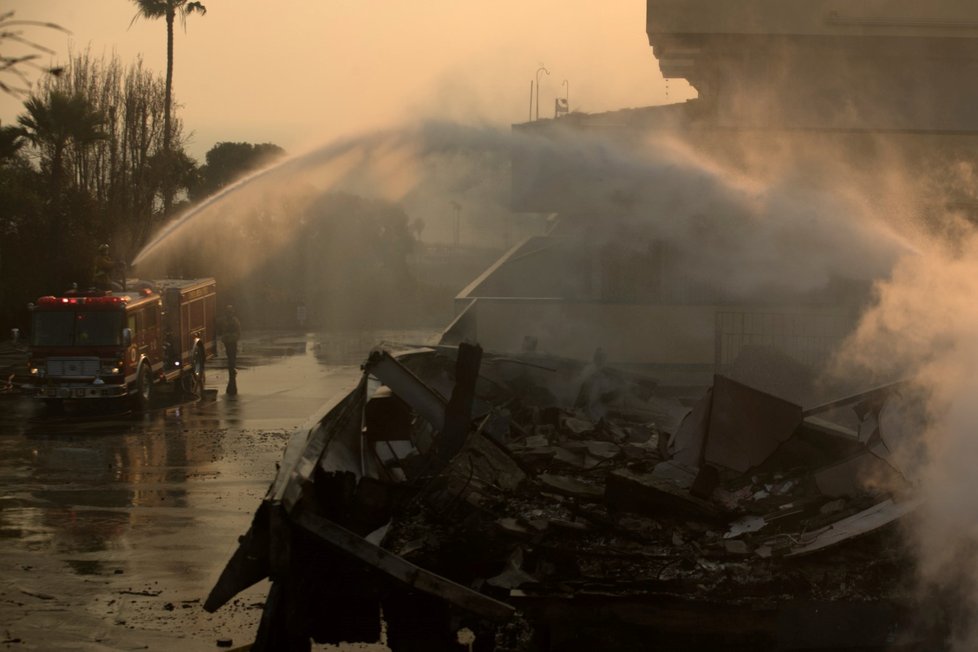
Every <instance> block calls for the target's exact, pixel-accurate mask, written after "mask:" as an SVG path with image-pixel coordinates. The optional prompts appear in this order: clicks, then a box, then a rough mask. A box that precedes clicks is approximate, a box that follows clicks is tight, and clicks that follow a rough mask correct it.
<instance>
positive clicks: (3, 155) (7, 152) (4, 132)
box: [0, 125, 24, 163]
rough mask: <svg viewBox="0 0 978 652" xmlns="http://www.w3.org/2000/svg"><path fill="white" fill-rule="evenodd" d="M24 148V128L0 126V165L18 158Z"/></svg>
mask: <svg viewBox="0 0 978 652" xmlns="http://www.w3.org/2000/svg"><path fill="white" fill-rule="evenodd" d="M23 146H24V130H23V128H21V127H14V126H11V125H7V126H0V163H3V162H4V161H6V160H7V159H11V158H13V157H14V156H16V155H17V152H19V151H20V148H21V147H23Z"/></svg>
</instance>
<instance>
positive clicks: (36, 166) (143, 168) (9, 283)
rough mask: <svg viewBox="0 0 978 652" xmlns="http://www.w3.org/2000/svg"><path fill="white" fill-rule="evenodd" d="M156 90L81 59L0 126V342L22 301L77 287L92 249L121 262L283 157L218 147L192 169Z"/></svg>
mask: <svg viewBox="0 0 978 652" xmlns="http://www.w3.org/2000/svg"><path fill="white" fill-rule="evenodd" d="M166 87H167V85H166V81H165V79H164V78H162V77H161V76H160V75H158V74H154V73H153V72H152V71H150V70H148V69H147V68H146V67H145V66H144V64H143V62H142V61H141V60H140V59H136V60H135V61H134V62H132V63H130V64H128V65H126V64H124V63H123V62H122V61H121V60H120V59H119V57H118V56H112V57H108V58H106V57H95V56H93V55H92V54H91V52H82V53H79V54H75V55H73V56H71V58H70V61H69V63H68V64H67V65H65V66H64V68H63V69H61V71H60V73H59V74H57V75H45V76H43V77H41V78H40V79H39V80H38V83H37V84H36V87H35V89H34V91H33V93H32V94H31V95H30V96H29V97H27V99H26V100H25V101H24V104H23V109H24V110H23V112H22V113H21V114H20V115H19V116H18V117H17V123H16V124H9V125H0V323H2V324H3V326H4V328H5V330H6V328H8V327H10V326H17V325H22V322H23V319H24V318H25V313H26V311H25V310H24V306H25V305H26V303H27V302H28V301H31V300H33V299H36V298H37V297H38V296H40V295H43V294H51V293H54V292H58V291H62V290H64V289H66V288H67V287H70V285H71V284H72V283H79V284H85V283H87V282H88V281H89V280H90V278H91V274H92V270H91V264H92V258H93V252H94V251H95V250H96V248H97V246H98V244H99V243H103V242H104V243H111V245H112V248H113V252H114V255H115V256H116V257H117V258H119V259H123V260H129V259H131V258H132V256H134V255H135V253H136V252H138V251H139V249H140V248H141V247H142V246H143V245H144V244H145V243H146V242H147V240H148V239H149V238H150V237H151V235H152V234H153V233H154V231H155V230H156V229H157V228H158V227H159V226H160V225H161V224H162V223H163V222H164V221H165V220H166V219H167V218H168V217H169V215H171V214H173V212H175V211H177V210H182V209H183V208H185V207H186V206H187V205H188V204H189V203H191V202H193V201H197V200H199V199H201V198H203V197H206V196H208V195H209V194H211V193H212V192H214V191H216V190H219V189H220V188H221V187H223V186H224V185H226V184H228V183H230V182H231V181H232V180H234V179H235V178H237V177H239V176H240V175H242V174H243V173H245V172H247V171H248V170H251V169H254V168H256V167H258V166H260V165H262V164H264V163H266V162H268V161H270V160H271V159H273V158H274V157H276V156H281V155H282V154H284V151H283V150H282V149H281V148H280V147H278V146H276V145H272V144H267V143H266V144H259V145H253V144H249V143H218V144H217V145H215V146H214V147H213V148H212V149H211V150H210V151H208V152H207V155H206V162H205V163H204V164H198V162H197V161H196V160H194V159H193V158H192V157H191V156H190V155H188V154H187V152H186V149H185V147H186V144H187V143H186V139H185V137H184V128H183V123H182V121H181V120H180V118H179V116H178V115H176V113H175V112H174V113H173V114H171V115H170V117H169V118H167V113H168V112H167V110H166V107H167V102H168V99H169V98H168V94H167V90H166ZM167 121H169V125H168V126H167ZM167 133H169V134H170V138H169V139H167V138H166V134H167ZM167 140H169V142H167Z"/></svg>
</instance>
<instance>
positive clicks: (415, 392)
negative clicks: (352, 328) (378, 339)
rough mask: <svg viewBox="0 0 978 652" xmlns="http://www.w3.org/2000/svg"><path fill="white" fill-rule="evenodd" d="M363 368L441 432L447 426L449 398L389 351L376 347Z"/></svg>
mask: <svg viewBox="0 0 978 652" xmlns="http://www.w3.org/2000/svg"><path fill="white" fill-rule="evenodd" d="M363 370H364V371H365V372H366V373H368V374H371V375H373V376H376V377H377V378H378V379H379V380H380V381H381V382H382V383H384V384H385V385H387V386H388V387H390V389H391V391H392V392H394V394H395V395H397V396H398V397H399V398H400V399H401V400H402V401H404V402H405V403H407V404H408V405H410V406H411V407H412V408H413V409H414V411H415V412H417V413H418V415H420V416H421V418H422V419H424V420H425V421H427V422H428V423H430V424H431V425H432V426H433V427H434V428H435V429H436V430H438V431H439V432H440V431H441V430H442V429H443V428H444V427H445V405H446V403H447V401H445V398H444V397H443V396H442V395H441V394H439V393H438V392H437V391H436V390H434V389H432V388H431V387H430V386H428V385H427V384H426V383H425V382H424V381H422V380H421V379H420V378H418V377H417V376H416V375H414V373H413V372H412V371H411V370H410V369H408V368H407V367H405V366H404V365H403V364H401V362H400V361H398V359H397V358H395V357H394V356H392V355H391V354H390V353H388V352H387V351H374V352H373V353H371V354H370V359H369V360H367V363H366V364H365V365H364V367H363Z"/></svg>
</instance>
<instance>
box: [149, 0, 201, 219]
mask: <svg viewBox="0 0 978 652" xmlns="http://www.w3.org/2000/svg"><path fill="white" fill-rule="evenodd" d="M133 2H134V3H135V4H136V6H137V7H139V13H138V14H136V16H135V17H134V18H133V20H136V18H138V17H139V16H143V17H144V18H165V19H166V91H165V93H166V94H165V97H164V100H163V102H164V105H165V106H164V109H163V152H164V156H167V157H168V156H169V154H170V139H171V136H172V132H171V130H170V113H171V108H172V105H173V101H172V97H173V20H174V19H175V18H176V16H177V14H178V13H179V14H180V16H181V18H183V19H184V20H186V18H187V16H188V15H190V14H192V13H194V12H197V13H199V14H201V15H204V14H206V13H207V8H206V7H205V6H204V5H203V3H200V2H189V1H188V0H133ZM169 185H170V184H168V186H169ZM171 194H172V191H171V189H170V187H165V188H164V190H163V214H164V215H166V214H167V213H169V212H170V202H171V201H172V199H173V198H172V197H171Z"/></svg>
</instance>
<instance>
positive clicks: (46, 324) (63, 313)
mask: <svg viewBox="0 0 978 652" xmlns="http://www.w3.org/2000/svg"><path fill="white" fill-rule="evenodd" d="M31 344H33V345H34V346H120V345H121V344H122V313H121V312H118V311H115V310H112V311H103V310H98V311H94V310H93V311H88V312H81V311H77V312H76V311H69V310H57V311H38V312H35V313H34V327H33V329H32V330H31Z"/></svg>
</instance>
